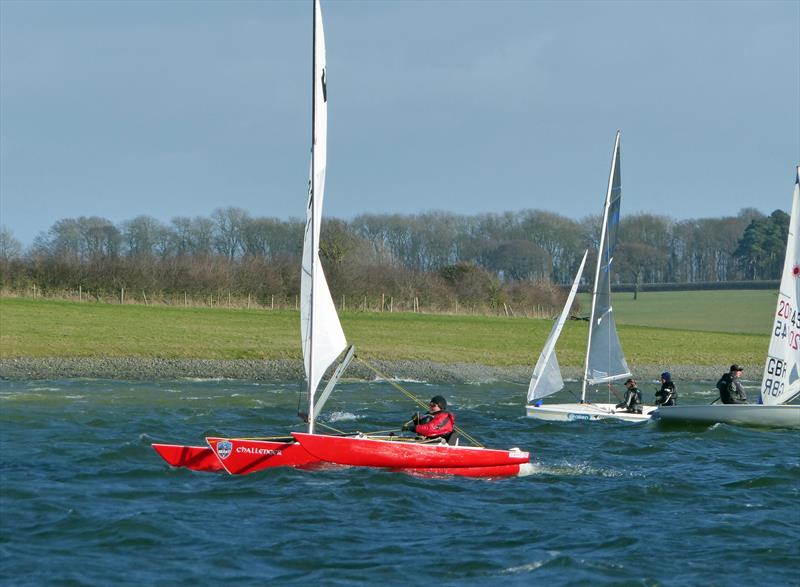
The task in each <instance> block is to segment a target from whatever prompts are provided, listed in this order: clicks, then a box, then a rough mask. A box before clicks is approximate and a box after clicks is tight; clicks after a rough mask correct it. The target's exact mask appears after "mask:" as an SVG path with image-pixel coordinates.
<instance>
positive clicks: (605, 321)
mask: <svg viewBox="0 0 800 587" xmlns="http://www.w3.org/2000/svg"><path fill="white" fill-rule="evenodd" d="M619 135H620V133H619V131H617V137H616V140H615V141H614V155H613V157H612V159H611V173H610V174H609V177H608V190H607V192H606V202H605V207H604V209H603V226H602V230H601V232H600V246H599V248H598V251H597V270H596V272H595V278H594V291H593V292H592V313H591V318H590V321H589V341H588V343H587V347H586V364H585V367H584V373H583V386H582V391H581V401H585V399H586V387H587V385H596V384H598V383H605V382H610V381H614V380H616V379H622V378H623V377H630V370H629V369H628V364H627V363H626V361H625V356H624V355H623V354H622V346H621V345H620V342H619V336H617V327H616V324H615V323H614V313H613V309H612V307H611V269H612V264H613V261H614V249H615V248H616V246H617V230H618V228H619V209H620V200H621V197H622V180H621V175H620V165H619Z"/></svg>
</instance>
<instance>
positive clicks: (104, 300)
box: [0, 285, 561, 319]
mask: <svg viewBox="0 0 800 587" xmlns="http://www.w3.org/2000/svg"><path fill="white" fill-rule="evenodd" d="M0 296H3V297H15V298H33V299H47V300H60V301H72V302H82V303H97V304H116V305H144V306H171V307H186V308H227V309H231V310H268V311H299V309H300V300H299V296H298V295H293V296H286V295H273V294H267V295H264V294H261V295H256V294H249V293H248V294H242V293H234V292H232V291H224V290H218V291H209V292H204V293H199V294H198V293H196V292H194V293H190V292H179V293H175V292H156V291H149V292H148V291H146V290H133V289H127V288H119V289H117V290H106V289H104V290H95V291H92V290H87V289H84V288H83V287H78V288H77V289H69V290H63V289H58V290H53V289H42V288H40V287H38V286H36V285H32V286H30V287H27V288H24V289H9V288H5V289H2V290H0ZM334 301H335V303H336V309H337V310H338V311H339V312H341V313H344V312H373V313H379V312H388V313H417V314H455V315H481V316H508V317H521V318H538V319H552V318H554V317H555V316H556V315H557V314H558V312H560V310H561V309H560V308H553V307H550V306H546V305H541V304H536V305H525V304H523V305H516V307H514V306H512V305H511V304H509V303H507V302H501V303H497V302H493V301H491V300H487V301H485V302H480V301H479V302H470V303H464V302H459V301H458V300H453V299H450V300H426V299H422V298H420V297H419V296H413V297H411V298H402V299H401V298H397V297H395V296H389V295H385V294H381V295H380V296H366V295H365V296H350V297H348V296H344V295H342V296H339V297H337V298H336V299H335V300H334Z"/></svg>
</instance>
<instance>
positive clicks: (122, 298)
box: [119, 287, 125, 304]
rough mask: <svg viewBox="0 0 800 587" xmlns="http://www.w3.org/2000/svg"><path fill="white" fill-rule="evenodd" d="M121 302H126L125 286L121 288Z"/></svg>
mask: <svg viewBox="0 0 800 587" xmlns="http://www.w3.org/2000/svg"><path fill="white" fill-rule="evenodd" d="M119 303H120V304H124V303H125V288H124V287H121V288H119Z"/></svg>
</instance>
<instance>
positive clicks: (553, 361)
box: [528, 250, 589, 402]
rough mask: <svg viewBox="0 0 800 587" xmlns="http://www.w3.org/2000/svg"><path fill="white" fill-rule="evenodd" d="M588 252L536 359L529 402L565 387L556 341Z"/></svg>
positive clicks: (567, 313)
mask: <svg viewBox="0 0 800 587" xmlns="http://www.w3.org/2000/svg"><path fill="white" fill-rule="evenodd" d="M588 254H589V251H588V250H587V251H586V252H585V253H584V254H583V259H582V260H581V265H580V267H579V268H578V273H577V274H576V275H575V281H573V282H572V289H570V290H569V295H568V296H567V302H566V303H565V304H564V309H563V310H561V315H560V316H559V317H558V320H556V322H555V324H553V328H552V329H551V330H550V335H549V336H548V337H547V341H546V342H545V344H544V348H543V349H542V352H541V353H540V354H539V360H538V361H536V366H535V367H534V368H533V375H531V382H530V385H529V386H528V401H529V402H530V401H534V400H537V399H541V398H543V397H547V396H548V395H552V394H554V393H555V392H557V391H559V390H560V389H562V388H563V387H564V380H563V379H562V377H561V368H560V367H559V365H558V359H557V358H556V353H555V348H556V342H558V337H559V336H560V335H561V329H562V328H563V327H564V323H565V322H566V321H567V318H568V317H569V311H570V309H571V308H572V303H573V302H574V301H575V294H576V293H577V291H578V285H579V284H580V281H581V277H582V276H583V267H584V265H585V264H586V256H587V255H588Z"/></svg>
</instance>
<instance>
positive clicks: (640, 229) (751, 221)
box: [0, 207, 789, 307]
mask: <svg viewBox="0 0 800 587" xmlns="http://www.w3.org/2000/svg"><path fill="white" fill-rule="evenodd" d="M788 224H789V216H788V214H786V213H785V212H782V211H780V210H776V211H775V212H773V213H772V214H771V215H769V216H765V215H764V214H762V213H760V212H758V211H757V210H754V209H749V208H748V209H744V210H741V211H740V212H739V213H738V214H737V215H736V216H727V217H722V218H706V219H695V220H681V221H675V220H673V219H671V218H669V217H667V216H661V215H653V214H635V215H629V216H624V217H623V218H622V219H621V220H620V226H619V233H618V234H619V243H618V246H617V250H616V251H615V252H614V260H615V265H616V272H615V274H614V276H613V277H614V281H615V283H628V284H631V283H635V284H642V285H645V284H653V283H668V284H696V283H700V282H732V281H742V280H764V279H777V278H778V277H779V275H780V271H781V268H782V264H783V256H784V249H785V243H786V236H787V233H788ZM303 230H304V221H303V220H300V219H290V220H279V219H276V218H265V217H252V216H251V215H249V214H248V213H247V212H246V211H244V210H242V209H240V208H235V207H229V208H220V209H217V210H215V211H214V212H213V213H212V214H211V216H210V217H208V218H206V217H195V218H188V217H177V218H173V219H172V220H171V221H170V222H169V223H164V222H161V221H159V220H157V219H155V218H152V217H150V216H145V215H142V216H138V217H136V218H133V219H132V220H128V221H125V222H122V223H121V224H120V225H115V224H114V223H113V222H111V221H110V220H108V219H105V218H99V217H79V218H65V219H62V220H59V221H57V222H55V223H54V224H53V225H52V226H51V227H50V229H49V230H47V231H45V232H43V233H41V234H39V235H38V236H37V238H36V239H35V241H34V243H33V244H32V245H31V246H30V247H27V248H25V247H23V246H22V245H21V244H20V243H19V241H17V240H16V239H15V238H14V236H13V233H12V232H11V231H10V230H9V229H8V228H7V227H2V228H0V287H2V288H3V289H4V290H14V289H21V288H25V287H29V286H30V285H31V284H35V285H37V286H38V287H39V288H42V289H43V290H47V289H54V290H55V289H70V288H77V287H78V286H80V287H82V288H84V289H85V290H96V291H100V290H108V289H113V288H121V287H127V288H130V289H134V290H135V289H142V290H147V291H153V292H167V293H168V292H175V293H177V292H190V293H196V294H200V293H201V292H208V291H215V290H216V291H222V290H227V291H228V292H231V291H233V292H234V293H236V294H245V295H250V294H253V295H256V296H268V295H269V296H275V295H278V296H283V297H286V298H289V297H292V296H294V295H296V294H297V293H298V291H299V282H300V280H299V265H300V255H301V249H302V239H303ZM599 230H600V218H599V216H588V217H586V218H583V219H581V220H578V221H575V220H572V219H569V218H566V217H564V216H561V215H559V214H555V213H552V212H545V211H541V210H523V211H521V212H513V213H512V212H505V213H501V214H479V215H459V214H451V213H447V212H426V213H420V214H407V215H402V214H362V215H360V216H357V217H355V218H354V219H352V220H349V221H346V220H340V219H335V218H329V219H326V220H325V221H324V222H323V227H322V234H321V248H320V253H321V257H322V259H323V265H324V268H325V272H326V275H327V277H328V281H329V284H330V286H331V291H332V293H333V294H334V296H335V297H336V296H348V297H351V298H353V299H355V298H360V297H362V296H376V295H377V296H380V295H386V296H394V297H396V298H397V299H398V300H400V299H412V298H415V297H417V298H424V299H429V300H434V299H435V300H440V301H441V303H442V304H446V303H461V304H463V305H469V304H487V305H489V306H495V307H496V306H499V305H502V304H518V305H530V304H532V305H541V306H547V307H550V306H553V307H557V306H558V305H559V304H560V303H561V300H562V299H563V294H562V292H561V289H560V288H559V287H556V286H559V285H563V284H566V283H569V282H571V280H572V278H573V276H574V272H575V271H576V270H577V266H578V264H579V263H580V259H581V257H582V256H583V251H584V250H585V249H586V248H589V249H590V263H589V266H590V267H591V266H593V264H592V259H591V257H592V256H593V255H594V253H593V252H592V251H594V250H596V247H597V243H598V242H599ZM591 278H592V277H591V271H587V273H586V274H585V275H584V280H585V281H587V282H588V281H591Z"/></svg>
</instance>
